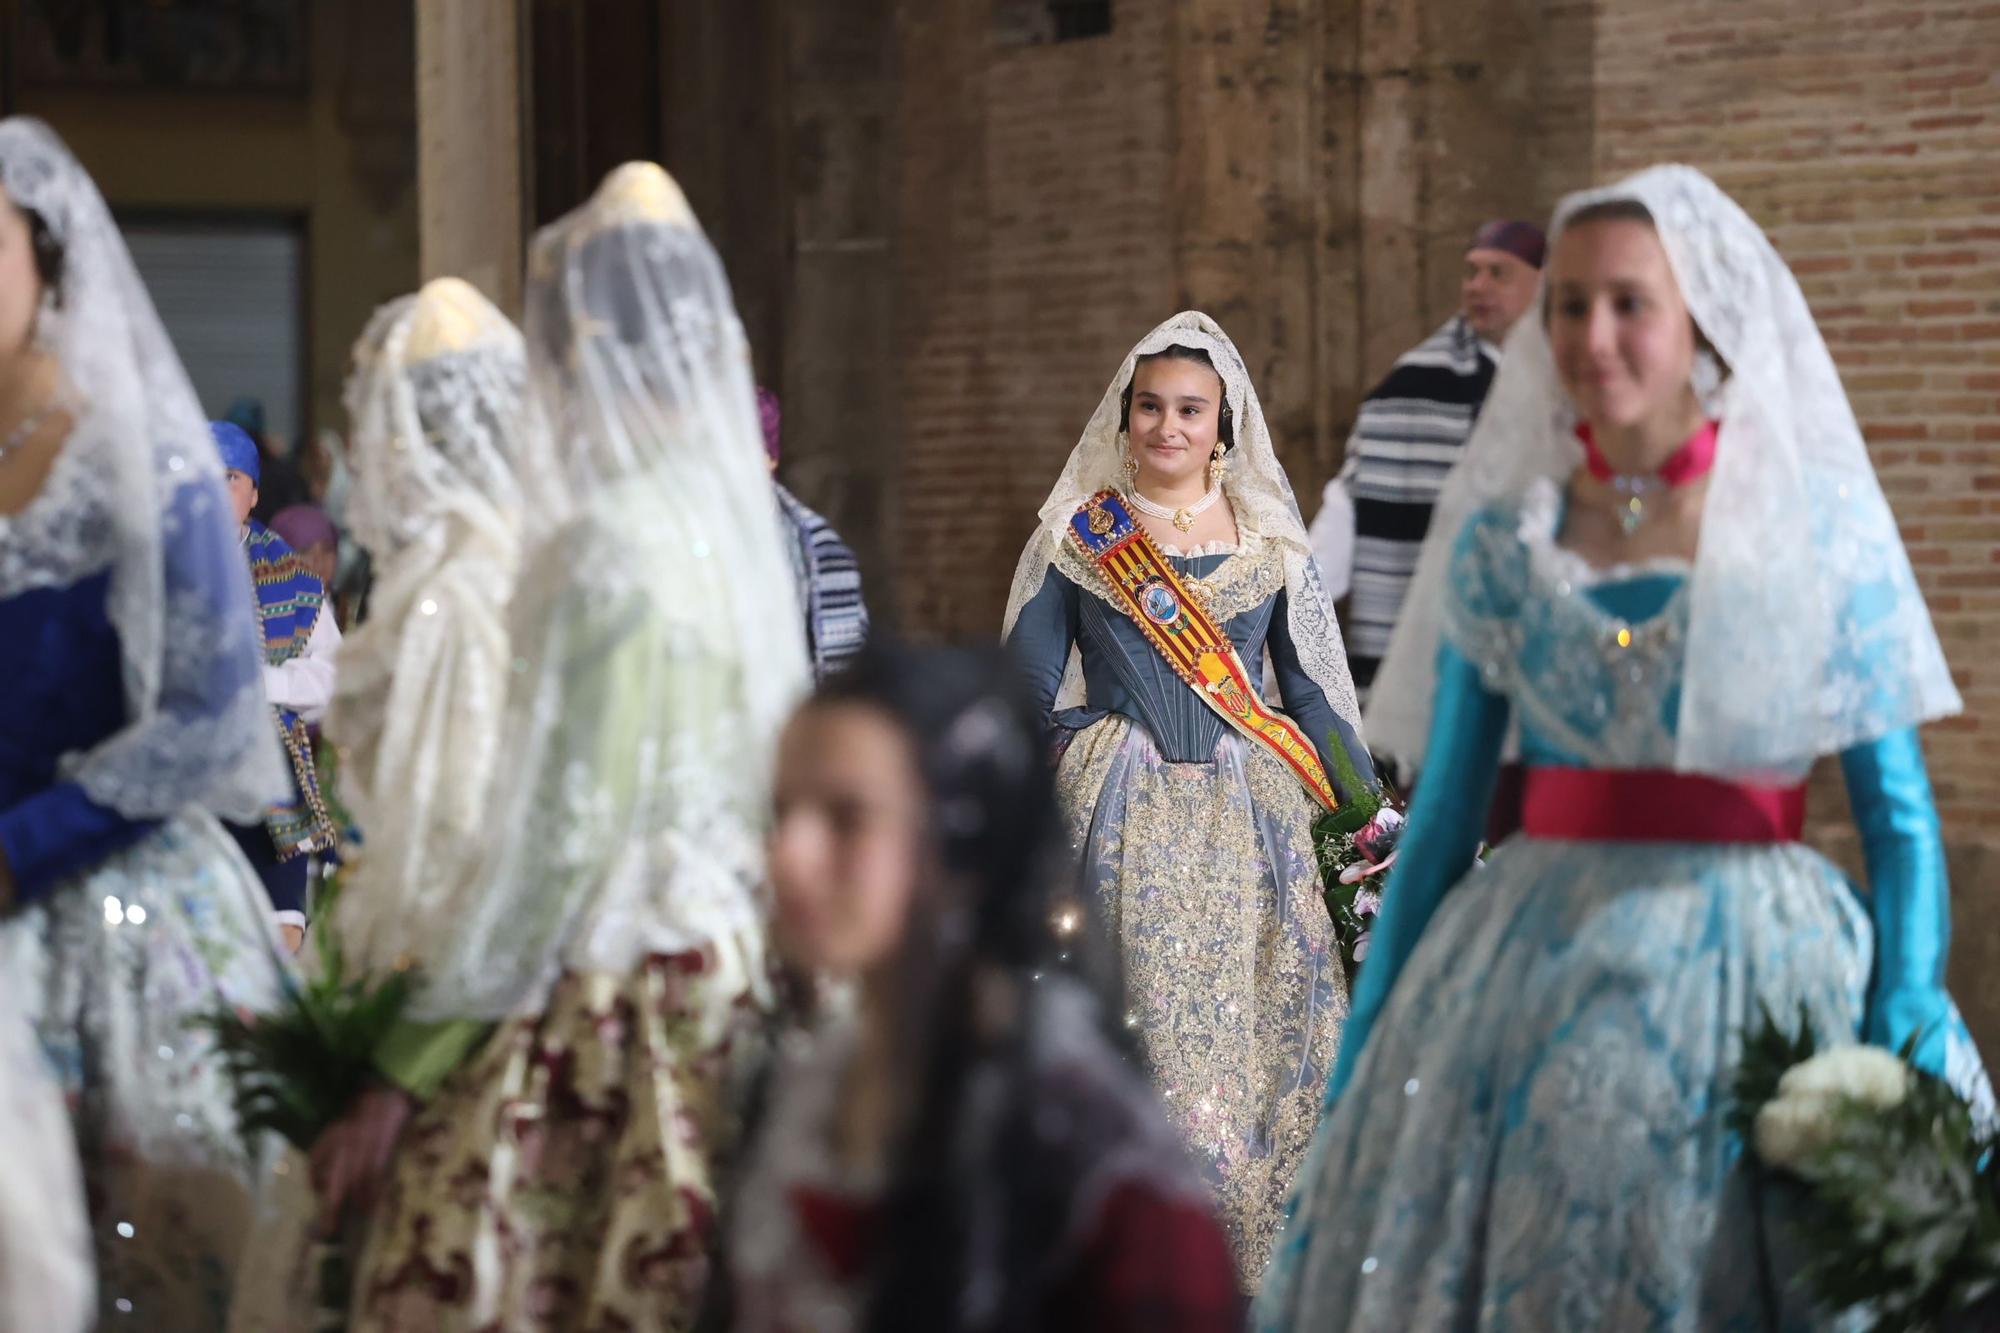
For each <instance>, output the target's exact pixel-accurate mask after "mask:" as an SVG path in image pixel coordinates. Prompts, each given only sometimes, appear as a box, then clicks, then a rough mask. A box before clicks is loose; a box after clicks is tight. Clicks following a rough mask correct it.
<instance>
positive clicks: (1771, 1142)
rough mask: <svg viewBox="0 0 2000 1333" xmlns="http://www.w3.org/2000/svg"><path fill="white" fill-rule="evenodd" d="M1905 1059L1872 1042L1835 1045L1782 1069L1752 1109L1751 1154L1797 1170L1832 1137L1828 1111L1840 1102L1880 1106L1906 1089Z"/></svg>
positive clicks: (1894, 1100)
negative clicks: (1773, 1091) (1774, 1089)
mask: <svg viewBox="0 0 2000 1333" xmlns="http://www.w3.org/2000/svg"><path fill="white" fill-rule="evenodd" d="M1911 1081H1912V1075H1911V1073H1910V1068H1909V1066H1908V1065H1906V1064H1904V1063H1903V1062H1902V1060H1900V1059H1899V1058H1897V1057H1896V1056H1895V1055H1892V1054H1891V1053H1890V1052H1888V1051H1885V1050H1882V1049H1881V1048H1879V1047H1875V1046H1840V1047H1836V1048H1834V1049H1833V1050H1830V1051H1826V1052H1823V1053H1821V1054H1819V1055H1815V1056H1814V1057H1813V1058H1812V1059H1810V1060H1807V1061H1804V1062H1803V1063H1801V1064H1796V1065H1793V1066H1792V1067H1791V1068H1790V1069H1787V1070H1786V1071H1785V1073H1784V1076H1783V1077H1782V1078H1780V1079H1779V1080H1778V1095H1777V1096H1776V1097H1774V1098H1772V1099H1771V1100H1770V1101H1769V1102H1767V1103H1765V1105H1764V1107H1763V1109H1762V1110H1760V1111H1758V1112H1757V1126H1756V1139H1757V1155H1758V1156H1759V1157H1761V1158H1763V1159H1764V1161H1765V1162H1767V1163H1769V1164H1770V1165H1772V1166H1775V1167H1780V1168H1784V1169H1787V1170H1799V1169H1802V1168H1803V1167H1805V1166H1806V1164H1807V1162H1808V1159H1809V1158H1811V1156H1812V1155H1813V1154H1814V1153H1816V1152H1818V1151H1819V1150H1820V1149H1822V1148H1824V1147H1826V1145H1827V1144H1828V1143H1830V1142H1832V1140H1833V1137H1834V1118H1833V1117H1834V1112H1835V1111H1836V1110H1837V1109H1839V1108H1840V1107H1841V1106H1842V1105H1843V1104H1845V1105H1851V1106H1856V1107H1859V1108H1861V1109H1864V1110H1869V1111H1886V1110H1888V1109H1890V1108H1891V1107H1893V1106H1896V1105H1897V1104H1899V1103H1900V1102H1901V1101H1902V1100H1903V1098H1904V1097H1905V1096H1907V1095H1908V1094H1909V1091H1910V1085H1911Z"/></svg>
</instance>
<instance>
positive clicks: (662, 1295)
mask: <svg viewBox="0 0 2000 1333" xmlns="http://www.w3.org/2000/svg"><path fill="white" fill-rule="evenodd" d="M527 310H528V316H527V337H528V346H529V358H530V366H531V373H532V377H533V379H534V381H535V384H536V386H537V390H538V393H539V396H540V398H541V401H542V405H543V407H544V409H545V410H546V411H547V413H548V414H549V419H550V428H551V432H552V436H553V441H554V447H553V449H552V450H539V449H530V450H529V452H528V456H527V458H526V460H525V464H524V470H523V471H522V473H521V477H522V489H523V492H524V493H525V494H528V495H533V496H534V497H536V503H537V505H539V506H553V508H545V509H543V510H541V511H539V512H538V513H537V515H536V517H537V518H538V519H541V520H542V523H541V526H540V528H539V531H540V532H542V533H543V534H544V535H543V536H542V537H541V538H540V540H539V544H538V545H537V546H536V547H535V551H534V554H533V555H531V556H530V557H529V558H528V559H527V560H526V562H525V563H524V566H523V574H522V577H521V580H520V583H519V585H518V588H517V591H516V594H515V599H514V606H513V616H512V623H513V625H514V627H515V630H516V634H515V636H514V641H513V648H512V651H513V653H514V655H515V658H516V661H515V664H514V665H515V674H514V681H513V688H512V690H511V691H510V694H509V698H508V712H507V718H506V721H505V723H504V724H503V728H504V729H503V732H502V736H503V740H502V745H503V747H504V751H505V753H506V756H507V759H506V765H505V777H504V779H503V780H502V781H501V782H500V783H499V784H498V785H497V787H496V789H495V791H494V794H493V797H492V799H491V800H490V802H489V811H488V816H487V818H488V827H489V830H490V841H489V847H488V855H487V856H486V857H485V858H484V859H483V860H482V861H481V863H480V865H479V867H478V868H477V869H476V871H475V872H474V874H475V877H476V883H475V885H474V888H473V890H472V891H469V892H467V893H466V894H465V895H464V896H463V897H462V898H461V899H460V902H461V903H462V904H463V906H462V909H461V910H460V911H459V912H458V913H457V915H456V917H455V919H454V921H453V923H452V926H451V930H450V932H449V938H448V940H447V941H446V943H447V946H448V947H445V948H442V949H439V950H436V951H434V953H433V956H432V957H431V958H429V959H426V960H425V978H426V981H425V985H424V988H423V990H422V993H421V994H420V996H419V998H418V1001H417V1013H416V1017H417V1018H418V1019H420V1020H422V1023H421V1024H416V1023H412V1024H405V1025H404V1026H403V1027H402V1028H401V1029H400V1030H399V1031H398V1032H397V1033H396V1034H395V1035H394V1037H393V1038H392V1039H391V1040H390V1041H389V1042H388V1043H387V1044H386V1045H385V1046H384V1048H383V1049H382V1050H380V1051H379V1052H378V1056H377V1058H378V1064H379V1065H380V1067H381V1069H382V1071H383V1072H384V1073H385V1074H386V1075H388V1076H389V1078H390V1079H391V1080H392V1082H391V1083H390V1084H388V1085H385V1086H383V1087H381V1088H378V1089H376V1090H374V1091H371V1092H370V1093H368V1094H365V1095H364V1096H363V1098H362V1099H361V1100H360V1102H359V1103H358V1104H357V1106H356V1107H355V1108H354V1109H353V1111H351V1112H350V1113H349V1115H348V1116H347V1117H346V1118H345V1119H344V1120H343V1121H342V1122H341V1123H339V1124H337V1125H336V1126H335V1127H334V1128H332V1129H331V1130H329V1131H328V1132H327V1134H326V1135H325V1136H323V1138H322V1140H321V1142H320V1144H319V1145H318V1146H317V1147H316V1148H315V1149H314V1152H313V1163H314V1175H315V1181H316V1184H317V1185H318V1186H319V1188H320V1193H321V1196H322V1199H323V1200H324V1202H325V1204H326V1206H327V1208H328V1209H329V1211H336V1210H338V1209H340V1208H341V1207H342V1205H343V1204H345V1203H347V1202H348V1201H349V1199H350V1196H353V1197H355V1198H358V1200H359V1202H361V1203H362V1204H363V1205H364V1211H365V1205H366V1204H367V1203H368V1202H369V1198H370V1195H371V1194H372V1193H374V1190H373V1182H374V1180H375V1178H376V1176H377V1174H378V1172H380V1171H381V1170H382V1169H383V1166H384V1163H385V1162H389V1161H390V1159H391V1158H392V1157H393V1163H392V1165H391V1166H390V1167H389V1178H388V1182H387V1187H386V1190H385V1191H384V1192H383V1193H382V1194H381V1198H380V1206H379V1208H377V1209H376V1210H375V1211H374V1215H373V1217H372V1219H371V1222H370V1226H369V1234H368V1239H367V1243H366V1246H365V1248H364V1249H363V1251H362V1255H361V1258H360V1262H359V1264H358V1267H357V1271H356V1278H355V1287H354V1293H353V1302H352V1305H353V1311H354V1317H353V1327H354V1328H356V1329H362V1330H392V1329H394V1330H405V1329H407V1330H418V1329H421V1330H423V1331H424V1333H436V1331H437V1330H453V1329H487V1328H496V1327H497V1328H506V1329H510V1330H526V1329H598V1328H608V1327H614V1326H615V1327H619V1328H623V1329H632V1330H673V1329H680V1328H684V1327H686V1326H687V1325H688V1324H689V1323H690V1322H691V1321H692V1320H693V1318H694V1315H695V1313H696V1309H697V1303H698V1301H699V1300H700V1297H701V1292H702V1289H703V1286H704V1283H705V1281H706V1279H707V1273H708V1250H709V1245H710V1241H711V1236H710V1229H711V1228H710V1221H711V1215H712V1212H713V1209H714V1206H715V1183H714V1182H715V1173H716V1171H717V1169H718V1163H719V1162H720V1160H721V1159H723V1158H724V1157H725V1155H726V1154H727V1153H728V1152H729V1151H730V1150H731V1148H732V1146H733V1142H732V1140H733V1136H734V1134H735V1132H736V1127H737V1124H738V1121H739V1118H740V1116H739V1108H738V1107H737V1105H736V1099H737V1094H738V1091H739V1088H738V1085H739V1083H740V1082H741V1081H742V1080H743V1079H744V1078H745V1077H746V1076H747V1073H748V1070H747V1069H746V1068H745V1066H746V1065H747V1064H748V1063H749V1062H750V1061H751V1060H752V1059H753V1058H754V1057H755V1055H756V1053H757V1050H758V1046H759V1042H758V1037H759V1035H760V1034H761V1033H762V1031H763V1030H764V1028H765V1026H766V1024H767V1023H768V1015H769V1011H770V1008H771V1005H772V993H771V988H770V980H769V976H768V970H767V965H766V961H765V945H764V924H763V905H762V901H761V892H760V886H761V884H762V882H763V876H764V854H763V830H764V826H765V823H766V820H767V815H768V811H769V808H770V806H769V790H770V789H769V780H770V777H769V758H770V753H771V750H772V747H773V745H774V743H775V741H776V738H777V733H778V729H779V727H780V726H781V725H783V722H784V719H785V718H786V716H787V715H788V714H789V713H790V711H791V709H792V707H793V706H794V705H795V704H796V702H797V701H798V699H799V697H800V695H801V694H803V692H804V690H805V687H806V680H807V669H806V661H805V646H804V643H803V636H802V634H801V631H800V628H799V624H800V622H799V611H798V602H797V599H796V597H795V595H794V593H793V591H792V573H791V568H790V564H789V562H788V561H787V559H786V556H785V553H784V549H783V547H782V546H781V545H780V541H779V535H778V529H777V515H776V512H775V506H773V505H772V503H771V490H770V479H769V477H768V476H767V475H766V472H765V468H764V463H763V448H762V445H761V444H760V442H759V432H758V426H757V409H756V402H755V399H754V398H753V396H752V385H751V380H750V361H749V354H748V350H747V344H746V342H745V339H744V335H743V329H742V325H741V324H740V322H739V321H738V319H737V316H736V311H735V307H734V306H733V305H732V303H731V300H730V295H729V286H728V283H727V281H726V280H725V278H724V277H723V272H722V266H721V264H720V262H719V261H718V260H717V258H716V256H715V252H714V250H713V249H711V248H710V246H709V243H708V241H707V239H706V238H705V237H704V236H703V234H702V231H701V228H700V227H699V225H698V224H697V223H696V222H695V219H694V216H693V214H692V213H691V212H689V210H688V206H687V201H686V200H685V199H684V198H683V197H682V195H681V192H680V190H679V188H678V187H677V186H675V185H674V183H673V182H672V181H671V180H670V179H669V178H668V177H667V175H666V173H665V172H663V171H661V170H660V169H659V168H658V167H656V166H653V165H651V164H645V163H635V164H631V165H628V166H625V167H621V168H619V169H618V170H617V171H615V172H613V173H612V174H611V176H610V177H609V178H607V179H606V181H605V183H604V185H603V186H602V187H601V188H600V189H599V191H598V193H597V194H596V195H595V196H594V197H593V198H592V199H591V200H590V202H589V203H587V204H585V205H584V206H583V207H582V208H581V209H579V210H578V211H576V212H575V213H572V214H570V215H569V216H568V217H565V218H563V219H562V220H560V221H558V222H556V223H555V224H553V225H552V226H550V227H549V228H547V229H546V230H544V231H543V232H542V234H541V235H540V236H538V237H537V238H536V242H535V246H534V252H533V258H532V263H531V266H530V269H529V273H528V293H527ZM419 1108H420V1109H419ZM406 1121H407V1122H408V1123H407V1126H406V1124H405V1122H406ZM399 1140H400V1146H398V1141H399Z"/></svg>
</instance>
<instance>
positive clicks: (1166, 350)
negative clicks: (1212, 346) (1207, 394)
mask: <svg viewBox="0 0 2000 1333" xmlns="http://www.w3.org/2000/svg"><path fill="white" fill-rule="evenodd" d="M1152 361H1192V362H1194V363H1195V364H1196V365H1202V366H1207V367H1208V368H1209V369H1210V370H1215V362H1214V361H1213V360H1211V359H1210V358H1209V355H1208V352H1207V351H1206V350H1204V349H1203V348H1200V347H1186V346H1183V345H1182V344H1180V343H1175V344H1174V345H1173V346H1171V347H1162V348H1161V349H1160V350H1159V351H1157V352H1148V353H1146V354H1145V355H1144V356H1142V357H1140V358H1139V359H1138V360H1137V361H1134V362H1133V363H1132V378H1131V379H1129V380H1127V381H1125V389H1124V392H1122V393H1120V394H1119V395H1118V429H1119V430H1121V431H1125V430H1130V429H1131V428H1132V386H1133V385H1134V384H1136V383H1138V382H1139V367H1140V366H1143V365H1146V364H1147V363H1148V362H1152ZM1215 378H1216V379H1218V380H1222V372H1221V371H1219V370H1215ZM1216 438H1217V439H1219V440H1221V441H1222V447H1223V448H1224V449H1234V448H1235V447H1236V413H1235V410H1234V409H1233V408H1231V407H1230V406H1229V383H1228V381H1227V380H1223V381H1222V424H1221V426H1220V427H1219V428H1218V429H1217V430H1216Z"/></svg>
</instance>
